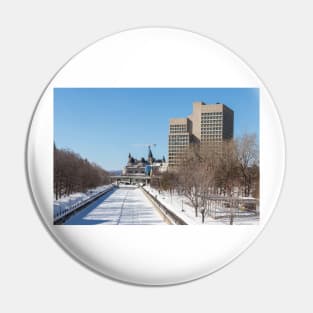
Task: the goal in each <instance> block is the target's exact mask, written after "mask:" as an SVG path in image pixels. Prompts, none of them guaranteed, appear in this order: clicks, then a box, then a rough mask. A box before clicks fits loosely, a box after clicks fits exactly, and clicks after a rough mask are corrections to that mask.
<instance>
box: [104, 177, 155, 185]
mask: <svg viewBox="0 0 313 313" xmlns="http://www.w3.org/2000/svg"><path fill="white" fill-rule="evenodd" d="M110 178H111V183H117V184H119V183H128V184H140V183H143V184H148V183H149V182H150V179H151V177H150V176H146V175H120V176H111V177H110Z"/></svg>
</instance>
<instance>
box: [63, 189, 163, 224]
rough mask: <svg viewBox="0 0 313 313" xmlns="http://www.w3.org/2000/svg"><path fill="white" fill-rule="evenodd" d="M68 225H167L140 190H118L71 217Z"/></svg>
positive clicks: (67, 222)
mask: <svg viewBox="0 0 313 313" xmlns="http://www.w3.org/2000/svg"><path fill="white" fill-rule="evenodd" d="M65 224H66V225H96V224H107V225H119V224H121V225H130V224H133V225H155V224H165V222H164V221H163V219H162V217H161V215H160V214H159V213H158V212H157V210H156V209H155V208H154V207H153V205H152V204H151V202H150V201H149V200H148V199H147V198H146V197H145V195H144V194H143V192H142V191H141V190H140V189H139V188H117V189H114V190H113V191H112V192H110V193H109V194H107V195H104V196H102V197H100V198H99V199H97V200H96V201H94V202H93V203H91V204H90V205H88V206H87V207H86V208H84V209H83V210H81V211H80V212H78V213H76V214H75V215H73V216H72V217H70V218H69V219H68V220H67V221H66V222H65Z"/></svg>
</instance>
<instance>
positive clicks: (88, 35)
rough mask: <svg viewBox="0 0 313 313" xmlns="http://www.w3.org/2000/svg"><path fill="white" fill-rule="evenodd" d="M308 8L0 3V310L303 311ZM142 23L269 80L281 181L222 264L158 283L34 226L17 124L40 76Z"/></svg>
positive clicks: (308, 247)
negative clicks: (89, 264) (279, 139)
mask: <svg viewBox="0 0 313 313" xmlns="http://www.w3.org/2000/svg"><path fill="white" fill-rule="evenodd" d="M289 3H290V2H289ZM310 12H311V9H310V7H309V1H297V2H296V3H295V4H292V5H290V4H288V3H285V2H282V1H276V2H275V3H274V4H273V3H272V2H271V1H263V2H262V3H261V2H260V3H259V4H256V2H252V1H236V2H235V1H233V2H230V1H229V2H227V1H214V2H210V3H209V2H208V1H203V2H200V1H192V2H189V1H188V4H184V3H183V2H182V1H171V2H170V3H169V1H158V2H150V1H124V2H122V1H114V2H113V1H112V2H111V1H108V2H105V1H88V3H87V2H80V1H49V2H48V1H45V2H44V1H27V2H24V1H10V2H9V1H6V2H2V4H1V7H0V35H1V37H0V38H1V50H0V51H1V58H0V79H1V93H0V107H1V112H0V117H1V121H0V127H1V132H0V134H1V147H2V149H1V150H2V153H1V162H0V166H1V167H0V175H1V189H0V190H1V196H2V197H1V199H2V205H1V211H2V213H1V218H2V223H1V227H0V232H1V234H0V238H1V239H0V240H1V267H0V271H1V272H0V277H1V280H0V288H1V301H0V308H1V311H4V312H18V311H22V310H23V311H26V310H32V311H35V312H37V311H39V310H45V311H47V312H55V311H56V310H61V311H65V310H66V309H68V310H71V311H75V312H85V311H87V310H88V311H89V310H90V311H92V312H103V311H109V310H110V311H114V312H124V311H126V310H133V311H136V312H147V311H150V312H160V311H161V310H165V311H169V310H175V311H182V312H190V311H191V310H197V311H198V312H207V311H208V310H214V312H229V311H230V310H232V309H235V310H236V311H240V312H251V311H254V312H264V311H265V310H268V311H274V310H278V309H279V310H281V311H284V312H293V311H295V310H297V311H301V312H309V311H312V308H313V304H312V301H311V289H312V288H310V287H311V284H312V283H311V281H312V279H313V277H312V276H313V275H312V273H313V270H312V264H313V262H312V261H313V260H312V243H311V241H312V239H311V238H312V235H313V234H312V228H313V227H312V225H311V224H312V221H313V214H312V210H313V209H312V204H311V203H310V201H309V197H310V195H311V188H310V187H311V186H310V183H311V179H310V177H309V176H310V175H312V165H310V161H311V160H312V149H311V150H310V146H312V139H311V137H310V136H311V134H310V133H312V122H311V119H312V118H311V116H312V114H313V110H312V103H311V102H312V96H311V89H312V77H311V76H312V75H311V71H312V69H313V68H312V65H313V64H312V60H311V57H312V55H313V54H312V52H313V51H312V50H313V49H312V38H311V34H310V32H309V29H310V28H312V27H313V25H312V24H313V22H310V18H311V17H310ZM150 25H151V26H174V27H182V28H185V29H189V30H193V31H196V32H199V33H201V34H205V35H207V36H209V37H212V38H214V39H216V40H217V41H219V42H220V43H222V44H225V45H226V46H227V47H230V48H231V49H232V50H233V51H234V52H236V53H237V54H238V55H240V56H241V57H242V58H243V59H244V60H246V62H247V63H248V64H250V65H251V66H252V68H254V70H255V71H256V72H257V73H258V74H259V76H260V77H261V78H262V79H263V81H264V82H265V84H266V85H267V86H268V87H269V89H270V91H271V93H272V96H273V98H274V100H275V102H276V104H277V106H278V109H279V111H280V115H281V118H282V121H283V126H284V129H285V136H286V139H287V173H286V179H285V183H284V188H283V191H282V195H281V199H280V203H279V205H278V207H277V209H276V211H275V213H274V215H273V217H272V219H271V221H270V223H269V224H268V226H267V227H266V228H265V231H264V232H263V234H262V235H261V237H259V239H258V240H257V241H256V242H255V243H254V245H253V246H251V247H250V248H249V249H248V250H247V251H246V252H245V253H244V254H243V255H242V256H241V257H240V258H238V259H237V260H236V261H235V262H233V263H232V264H230V265H228V266H227V267H225V268H224V269H223V270H221V271H219V272H217V273H215V274H213V275H211V276H209V277H206V278H203V279H201V280H198V281H194V282H192V283H188V284H184V285H179V286H174V287H162V288H155V287H149V288H147V287H137V286H130V285H125V284H121V283H118V282H115V281H111V280H109V279H106V278H103V277H101V276H98V275H97V274H94V273H93V272H90V271H88V270H86V269H85V268H84V267H82V266H81V265H80V264H78V263H76V262H75V261H74V260H73V259H71V258H70V257H69V256H68V255H67V254H66V253H64V252H63V250H62V249H60V248H59V246H58V245H57V244H56V243H55V242H54V240H53V239H52V238H51V237H50V235H49V234H48V233H47V231H46V229H45V228H44V227H43V225H42V224H41V223H40V220H39V217H38V216H37V213H36V211H35V209H34V208H33V204H32V201H31V198H30V196H29V194H28V188H27V183H26V179H25V169H24V148H25V147H24V146H25V139H26V133H27V128H28V123H29V120H30V118H31V115H32V111H33V109H34V107H35V104H36V101H37V100H38V97H39V95H40V93H41V92H42V90H43V88H44V87H45V85H46V83H47V82H48V81H49V80H50V78H51V77H52V75H53V74H54V73H55V72H56V71H57V70H58V69H59V67H60V66H61V65H63V64H64V63H65V61H66V60H67V59H68V58H70V57H71V56H72V55H73V54H74V53H76V52H77V51H78V50H79V49H81V48H84V47H85V46H86V45H87V44H89V43H91V42H93V41H94V40H96V39H98V38H100V37H102V36H104V35H108V34H111V33H114V32H116V31H119V30H123V29H128V28H132V27H137V26H150ZM310 115H311V116H310ZM300 196H301V198H300ZM310 206H311V207H310Z"/></svg>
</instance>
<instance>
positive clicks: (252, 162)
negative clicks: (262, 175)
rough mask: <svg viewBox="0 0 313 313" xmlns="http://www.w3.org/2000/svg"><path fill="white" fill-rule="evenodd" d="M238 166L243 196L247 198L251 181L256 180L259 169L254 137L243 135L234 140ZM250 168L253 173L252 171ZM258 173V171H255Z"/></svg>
mask: <svg viewBox="0 0 313 313" xmlns="http://www.w3.org/2000/svg"><path fill="white" fill-rule="evenodd" d="M236 147H237V156H238V166H239V170H240V175H241V179H242V184H243V188H244V196H246V197H247V196H249V195H250V193H251V186H252V183H253V179H254V178H257V179H258V175H256V174H258V173H256V170H257V168H258V167H259V151H258V145H257V141H256V135H255V134H253V135H249V134H245V135H243V136H242V137H240V138H238V139H237V140H236ZM252 168H253V169H254V171H252ZM257 172H258V170H257Z"/></svg>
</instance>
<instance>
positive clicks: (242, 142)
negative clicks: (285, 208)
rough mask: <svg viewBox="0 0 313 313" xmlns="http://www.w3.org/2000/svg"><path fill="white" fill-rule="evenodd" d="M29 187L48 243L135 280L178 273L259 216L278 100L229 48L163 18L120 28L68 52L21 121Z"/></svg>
mask: <svg viewBox="0 0 313 313" xmlns="http://www.w3.org/2000/svg"><path fill="white" fill-rule="evenodd" d="M27 147H28V148H27V160H26V162H27V171H28V179H29V184H30V188H31V191H32V195H33V198H34V202H35V204H36V207H37V209H38V211H39V213H40V216H41V217H42V221H43V223H44V224H45V226H46V227H47V229H48V230H49V232H50V233H51V234H52V235H53V237H54V238H55V239H56V240H57V242H58V243H59V244H60V245H61V246H62V247H63V248H64V249H65V250H66V251H68V253H69V254H70V255H71V256H73V257H74V258H75V259H76V260H77V261H79V262H81V263H82V264H84V265H86V266H87V267H88V268H90V269H92V270H94V271H96V272H98V273H100V274H103V275H104V276H107V277H110V278H114V279H117V280H120V281H124V282H128V283H134V284H143V285H166V284H177V283H182V282H187V281H190V280H193V279H197V278H199V277H202V276H205V275H208V274H210V273H212V272H214V271H216V270H218V269H220V268H222V267H223V266H225V265H226V264H228V263H229V262H231V261H232V260H233V259H234V258H236V257H237V256H238V255H240V254H241V253H242V252H243V251H244V250H245V249H246V248H247V247H248V246H249V245H250V244H251V243H252V242H253V241H254V240H255V238H256V237H257V236H258V235H259V234H260V232H261V231H262V229H263V228H264V226H265V225H266V223H267V222H268V220H269V218H270V216H271V214H272V211H273V209H274V207H275V205H276V202H277V200H278V196H279V193H280V189H281V185H282V181H283V175H284V166H285V147H284V139H283V132H282V127H281V124H280V120H279V116H278V113H277V110H276V107H275V105H274V103H273V101H272V99H271V97H270V95H269V93H268V91H267V89H266V88H265V87H264V85H263V83H262V82H261V81H260V79H259V78H258V77H257V75H256V74H255V73H254V72H253V71H252V70H251V69H250V68H249V67H248V66H247V65H246V64H245V63H244V62H243V61H242V60H241V59H240V58H239V57H238V56H237V55H235V54H234V53H233V52H232V51H230V50H228V49H227V48H225V47H224V46H222V45H220V44H218V43H216V42H215V41H213V40H211V39H208V38H206V37H203V36H201V35H198V34H195V33H192V32H188V31H183V30H179V29H171V28H140V29H134V30H129V31H125V32H120V33H117V34H115V35H112V36H109V37H106V38H104V39H101V40H99V41H97V42H96V43H94V44H92V45H90V46H89V47H87V48H86V49H84V50H82V51H81V52H80V53H78V54H77V55H75V56H74V57H72V58H71V59H70V60H69V61H68V62H67V63H66V64H65V65H64V66H63V67H62V68H61V69H60V70H59V71H58V73H57V74H56V75H55V76H54V78H53V79H52V81H51V82H50V83H49V84H48V86H47V88H46V89H45V91H44V92H43V94H42V96H41V97H40V100H39V102H38V104H37V107H36V110H35V113H34V116H33V119H32V121H31V126H30V131H29V136H28V146H27Z"/></svg>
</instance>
